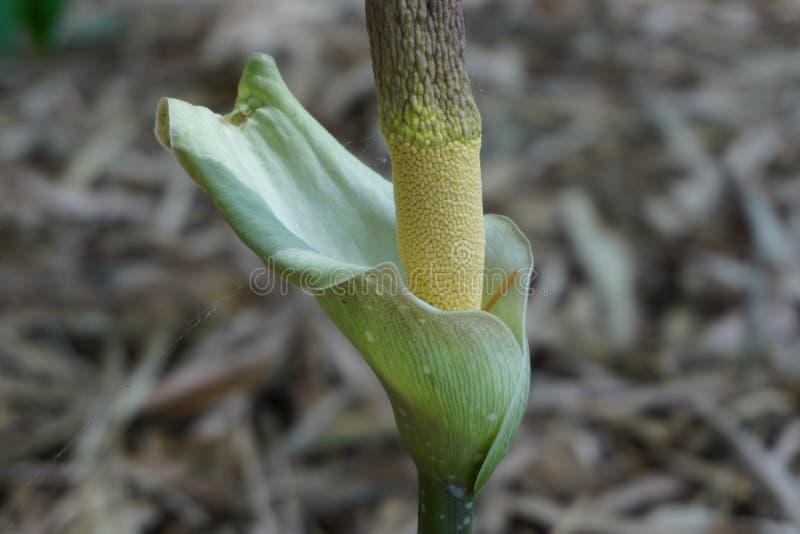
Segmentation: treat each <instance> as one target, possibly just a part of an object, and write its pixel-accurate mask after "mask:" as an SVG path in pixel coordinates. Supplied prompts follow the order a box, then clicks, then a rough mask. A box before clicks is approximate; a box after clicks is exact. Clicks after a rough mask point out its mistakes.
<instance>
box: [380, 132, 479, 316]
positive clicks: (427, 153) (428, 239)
mask: <svg viewBox="0 0 800 534" xmlns="http://www.w3.org/2000/svg"><path fill="white" fill-rule="evenodd" d="M389 152H390V155H391V157H392V173H393V180H394V198H395V209H396V214H397V244H398V252H399V256H400V261H401V262H402V263H403V269H404V270H405V274H406V283H407V285H408V287H409V289H410V290H411V291H412V292H413V293H414V294H415V295H416V296H417V297H419V298H421V299H423V300H425V301H426V302H428V303H430V304H432V305H434V306H436V307H438V308H441V309H443V310H470V309H478V308H480V305H481V288H482V284H483V278H482V277H483V262H484V235H483V208H482V196H481V176H480V139H475V140H472V141H467V142H461V141H453V142H450V143H448V144H446V145H444V146H440V147H435V148H431V147H420V146H418V145H416V144H411V143H399V144H393V143H390V144H389Z"/></svg>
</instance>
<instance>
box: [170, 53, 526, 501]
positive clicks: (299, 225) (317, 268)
mask: <svg viewBox="0 0 800 534" xmlns="http://www.w3.org/2000/svg"><path fill="white" fill-rule="evenodd" d="M156 135H157V137H158V139H159V140H160V141H161V142H162V144H164V145H165V146H166V147H167V148H169V149H171V150H172V151H173V152H174V153H175V155H176V157H177V158H178V160H179V161H180V163H181V164H182V165H183V167H184V168H185V169H186V171H187V172H188V173H189V175H190V176H191V177H192V178H193V179H194V180H195V181H196V182H197V183H198V184H199V185H200V186H201V187H202V188H204V189H205V190H206V191H207V192H208V193H209V195H210V196H211V198H212V199H213V200H214V202H215V203H216V205H217V206H218V207H219V209H220V211H221V212H222V214H223V215H224V216H225V218H226V219H227V220H228V222H229V223H230V225H231V227H232V228H233V229H234V230H235V231H236V232H237V234H238V235H239V237H240V238H241V239H242V240H243V241H244V242H245V243H246V244H247V245H248V246H249V247H250V248H251V249H252V250H253V251H254V252H256V254H258V255H259V256H260V257H261V258H262V259H263V260H264V261H265V262H266V263H267V265H268V266H269V267H270V268H271V269H272V270H273V271H275V272H276V273H277V274H279V275H281V276H284V277H285V278H287V279H288V280H289V281H291V282H292V283H294V284H296V285H298V286H301V287H304V288H307V289H310V290H313V292H314V294H315V295H316V296H317V298H318V300H319V302H320V305H321V306H322V308H323V309H324V310H325V311H326V312H327V314H328V315H329V316H330V318H331V319H332V320H333V322H334V323H335V324H336V325H337V326H338V327H339V328H340V329H341V330H342V332H344V334H345V335H346V336H347V337H348V339H350V341H351V342H352V343H353V344H354V345H355V347H356V348H357V349H358V350H359V351H360V352H361V354H362V355H363V356H364V358H365V359H366V360H367V362H368V363H369V365H370V366H371V367H372V369H373V370H374V371H375V373H376V374H377V376H378V377H379V378H380V380H381V382H382V383H383V385H384V387H385V388H386V391H387V394H388V395H389V398H390V400H391V402H392V406H393V408H394V411H395V416H396V419H397V423H398V428H399V429H400V432H401V435H402V436H403V439H404V441H405V443H406V445H407V446H408V449H409V451H410V453H411V455H412V457H413V458H414V461H415V462H416V464H417V466H418V468H419V469H420V471H422V472H425V473H427V474H428V476H434V477H437V478H439V479H441V480H442V481H445V482H448V483H452V484H455V485H457V486H459V487H463V488H466V489H469V490H470V491H473V490H477V489H479V488H480V486H481V485H482V484H483V483H484V482H485V481H486V479H488V476H489V475H490V474H491V472H492V471H493V470H494V468H495V467H496V465H497V463H498V462H499V461H500V459H501V458H502V457H503V455H504V454H505V452H506V450H507V449H508V446H509V444H510V443H511V439H512V438H513V435H514V434H515V432H516V430H517V427H518V426H519V422H520V420H521V417H522V412H523V411H524V406H525V404H526V403H527V398H528V387H529V380H528V379H529V358H528V344H527V337H526V334H525V308H526V303H527V282H528V279H529V275H530V272H531V270H530V269H531V267H532V261H533V259H532V256H531V251H530V245H529V244H528V242H527V240H526V239H525V237H524V236H523V235H522V233H521V232H520V231H519V230H518V229H517V227H516V226H515V225H514V224H513V223H512V222H511V221H510V220H509V219H506V218H504V217H499V216H493V215H487V216H486V217H485V223H484V224H485V229H486V241H487V244H486V269H487V276H486V280H485V283H484V301H486V299H488V297H489V296H490V295H491V294H492V293H494V291H495V290H496V289H497V288H498V287H499V286H500V284H502V282H503V280H504V278H505V277H506V276H507V275H509V274H510V273H512V272H514V271H517V272H519V275H518V277H517V280H516V283H515V287H512V288H511V289H510V290H509V291H508V292H507V294H505V295H504V296H502V297H501V298H500V299H499V301H498V302H497V303H496V304H495V306H494V307H493V309H492V310H491V313H488V312H484V311H478V310H476V311H461V312H451V311H447V312H446V311H442V310H439V309H437V308H434V307H432V306H430V305H428V304H427V303H425V302H423V301H421V300H420V299H418V298H417V297H415V296H414V295H412V294H410V292H409V291H408V290H407V289H406V286H405V283H404V281H403V273H402V270H401V268H400V262H399V261H398V258H397V248H396V241H395V221H394V204H393V198H392V186H391V184H390V183H389V182H387V181H386V180H384V179H383V178H382V177H380V176H379V175H377V174H376V173H374V172H373V171H371V170H370V169H369V168H367V167H366V166H365V165H363V164H362V163H361V162H359V161H358V160H357V159H356V158H355V157H354V156H352V155H351V154H349V153H348V152H347V150H345V149H344V148H343V147H342V146H341V145H340V144H339V143H338V142H337V141H336V140H335V139H334V138H333V137H332V136H331V135H330V134H329V133H328V132H326V131H325V129H324V128H323V127H322V126H320V125H319V124H318V123H317V122H316V121H315V120H314V119H313V118H312V117H311V116H310V115H309V114H308V113H307V112H306V111H305V110H304V109H303V108H302V106H301V105H300V104H299V103H298V102H297V101H296V100H295V99H294V97H293V96H292V95H291V93H290V92H289V89H288V88H287V87H286V85H285V84H284V82H283V80H282V79H281V77H280V75H279V73H278V70H277V68H276V66H275V63H274V61H273V60H272V58H270V57H268V56H263V55H254V56H252V57H251V58H250V60H249V61H248V63H247V67H246V68H245V72H244V74H243V76H242V80H241V82H240V84H239V92H238V97H237V99H236V104H235V106H234V110H233V111H232V112H231V113H229V114H227V115H224V116H220V115H216V114H214V113H212V112H211V111H209V110H208V109H205V108H202V107H197V106H192V105H190V104H187V103H185V102H181V101H179V100H173V99H165V100H162V102H161V103H160V104H159V107H158V110H157V120H156Z"/></svg>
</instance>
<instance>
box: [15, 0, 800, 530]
mask: <svg viewBox="0 0 800 534" xmlns="http://www.w3.org/2000/svg"><path fill="white" fill-rule="evenodd" d="M464 6H465V11H466V17H467V27H468V48H467V55H468V58H467V59H468V70H469V73H470V76H471V78H472V82H473V85H474V91H475V94H476V97H477V99H478V102H479V106H480V109H481V112H482V114H483V118H484V135H483V140H484V150H483V166H484V188H485V208H486V211H488V212H497V213H503V214H506V215H509V216H510V217H512V218H513V219H514V220H515V221H516V222H517V224H519V225H520V227H521V228H522V229H523V231H524V232H525V233H526V235H527V236H528V237H529V239H530V240H531V242H532V244H533V249H534V254H535V257H536V271H537V274H536V278H535V280H534V290H535V291H534V295H533V296H532V297H531V300H530V308H529V309H530V311H529V316H528V332H529V334H530V340H531V350H532V355H533V375H532V384H533V387H532V396H531V399H530V406H529V409H528V411H527V415H526V417H525V420H524V422H523V424H522V427H521V429H520V431H519V434H518V436H517V439H516V441H515V442H514V445H513V447H512V449H511V451H510V453H509V455H508V456H507V457H506V459H505V460H504V462H503V463H502V464H501V465H500V467H499V469H498V471H497V473H496V474H495V476H494V477H493V479H492V480H491V482H490V484H489V485H488V486H487V487H486V488H485V489H484V490H483V492H482V493H481V495H480V496H479V500H478V504H477V507H476V510H477V516H476V525H477V526H476V532H478V533H483V534H485V533H544V532H548V533H558V534H566V533H607V534H637V533H643V534H649V533H657V534H658V533H665V534H675V533H679V534H686V533H725V534H729V533H733V534H736V533H751V532H752V533H797V532H800V483H798V480H799V478H798V476H799V475H800V410H798V407H800V328H798V327H799V326H800V150H798V146H800V2H798V1H797V0H784V1H781V0H774V1H767V0H763V1H757V0H751V1H745V0H729V1H722V0H719V1H712V0H670V1H666V2H650V1H646V0H594V1H587V0H464ZM362 11H363V5H362V0H338V1H333V0H302V1H300V0H226V1H224V2H223V1H212V0H135V1H134V0H115V1H112V0H72V1H69V2H67V1H64V0H3V1H2V3H0V46H2V48H3V50H4V52H3V55H2V56H1V57H0V169H1V170H0V531H2V532H9V533H12V532H14V533H16V532H22V533H61V532H66V533H103V534H104V533H115V534H116V533H120V534H125V533H195V532H199V533H226V534H227V533H239V532H242V533H244V532H248V533H250V532H252V533H370V534H371V533H387V534H389V533H391V534H394V533H408V534H413V533H414V532H415V523H416V508H415V507H416V488H415V476H416V475H415V471H414V468H413V465H412V464H411V462H410V460H409V459H408V457H407V455H406V453H405V452H404V450H403V448H402V445H401V444H400V442H399V440H398V437H397V434H396V432H395V430H394V423H393V420H392V415H391V411H390V409H389V406H388V402H387V401H386V399H385V398H384V395H383V392H382V390H381V388H380V386H379V384H378V382H377V380H376V379H375V378H374V377H373V375H372V373H371V372H370V370H369V369H368V367H367V366H366V364H365V363H364V362H363V361H362V360H361V358H360V357H359V356H358V354H357V353H356V352H355V351H354V349H353V348H352V347H351V346H350V345H349V343H348V342H347V341H346V340H345V339H344V338H343V337H342V336H341V335H340V334H339V332H338V331H337V330H336V329H335V328H334V327H333V326H332V325H331V323H330V322H329V321H328V319H327V318H326V317H325V316H324V314H323V313H322V312H321V311H320V310H319V309H318V306H317V305H316V303H315V302H314V300H313V299H312V298H311V297H309V296H307V295H304V294H302V293H300V292H298V291H289V293H288V295H281V294H278V292H275V293H273V294H269V295H266V296H260V295H257V294H255V293H254V292H253V291H251V290H250V287H249V277H250V274H251V273H252V272H253V270H254V269H256V268H258V267H259V266H260V265H259V262H258V261H257V258H256V257H255V255H254V254H252V253H251V252H249V251H248V250H247V249H246V248H245V247H244V246H243V245H242V244H241V243H240V242H239V241H238V239H237V238H236V237H235V235H234V234H233V232H232V231H231V230H230V229H229V228H228V227H227V225H226V224H225V223H224V221H223V219H222V217H221V216H220V214H219V213H217V211H216V210H215V209H214V207H213V205H212V203H211V202H210V201H209V199H208V198H207V197H206V196H205V195H204V194H202V193H201V192H200V191H199V190H198V189H197V188H196V187H195V186H194V185H193V184H192V182H191V181H190V180H189V179H188V178H187V176H186V175H185V173H184V172H183V171H182V170H181V169H180V168H179V166H178V164H177V163H176V161H175V160H174V159H173V157H172V156H171V155H170V154H168V153H167V152H165V151H164V150H163V149H162V148H161V147H160V146H159V145H158V144H157V142H156V140H155V138H154V136H153V134H152V128H153V115H154V110H155V107H156V103H157V102H158V99H159V98H160V97H162V96H172V97H177V98H181V99H183V100H188V101H190V102H193V103H196V104H201V105H205V106H207V107H209V108H211V109H213V110H214V111H217V112H227V111H228V110H229V109H230V108H231V106H232V103H233V99H234V97H235V88H236V83H237V81H238V77H239V74H240V72H241V69H242V66H243V64H244V61H245V58H246V56H247V54H248V53H249V52H251V51H261V52H267V53H269V54H271V55H273V56H275V57H276V59H277V61H278V65H279V67H280V69H281V71H282V73H283V75H284V77H285V79H286V81H287V83H288V85H289V87H290V88H291V90H292V91H293V92H294V94H295V95H296V96H297V98H298V99H299V100H300V101H301V102H302V103H303V104H304V105H305V106H306V107H307V108H308V109H309V110H310V111H311V113H312V114H313V115H314V116H315V117H317V118H318V119H319V120H320V122H322V124H324V125H325V126H326V127H327V128H328V129H329V130H330V131H331V132H332V133H333V134H334V135H335V136H336V137H337V138H338V139H339V140H340V141H341V142H342V143H343V144H344V145H345V146H346V147H347V148H348V149H349V150H351V151H352V152H353V153H354V154H356V155H357V156H358V157H359V158H361V159H362V160H363V161H364V162H365V163H367V164H368V165H370V166H371V167H373V168H375V169H376V170H378V171H379V172H381V173H383V174H384V175H388V172H389V165H388V160H387V155H386V149H385V146H384V144H383V141H382V138H381V135H380V132H379V130H378V127H377V120H376V115H375V107H376V105H375V94H374V90H373V81H372V75H371V68H370V63H369V55H368V45H367V36H366V32H365V29H364V20H363V14H362Z"/></svg>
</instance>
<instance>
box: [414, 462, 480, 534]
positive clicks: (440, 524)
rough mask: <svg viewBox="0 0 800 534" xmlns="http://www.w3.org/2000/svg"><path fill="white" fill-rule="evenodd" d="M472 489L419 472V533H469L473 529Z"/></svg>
mask: <svg viewBox="0 0 800 534" xmlns="http://www.w3.org/2000/svg"><path fill="white" fill-rule="evenodd" d="M473 497H474V495H473V494H472V492H470V491H467V490H466V489H464V488H462V487H460V486H457V485H455V484H448V483H447V482H442V481H441V480H439V479H437V478H434V477H430V476H427V475H424V474H422V473H420V474H419V527H418V528H417V532H418V534H469V533H470V532H472V500H473Z"/></svg>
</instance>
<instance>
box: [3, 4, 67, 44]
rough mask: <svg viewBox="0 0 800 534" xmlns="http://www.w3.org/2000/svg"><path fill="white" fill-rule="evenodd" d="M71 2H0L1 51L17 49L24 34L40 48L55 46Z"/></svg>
mask: <svg viewBox="0 0 800 534" xmlns="http://www.w3.org/2000/svg"><path fill="white" fill-rule="evenodd" d="M67 3H68V0H3V1H2V2H0V50H8V49H11V48H15V47H16V46H18V44H19V42H20V40H21V38H22V35H23V34H25V35H27V37H28V38H29V39H30V41H31V43H32V44H33V45H34V46H35V47H36V48H38V49H44V48H48V47H50V46H51V45H52V44H53V41H54V39H55V35H56V31H57V30H58V25H59V21H60V20H61V17H62V15H63V14H64V11H65V9H66V7H67Z"/></svg>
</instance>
